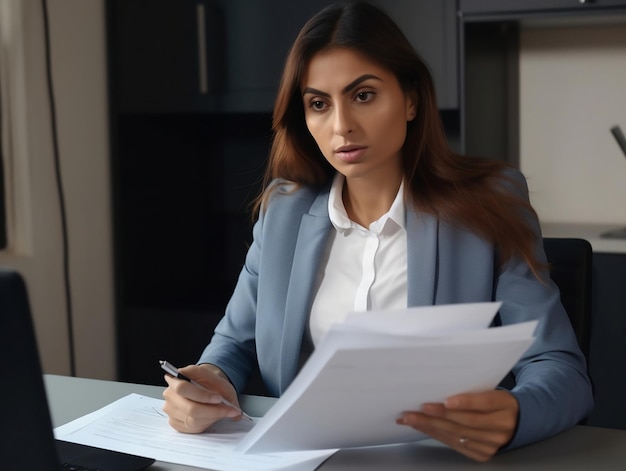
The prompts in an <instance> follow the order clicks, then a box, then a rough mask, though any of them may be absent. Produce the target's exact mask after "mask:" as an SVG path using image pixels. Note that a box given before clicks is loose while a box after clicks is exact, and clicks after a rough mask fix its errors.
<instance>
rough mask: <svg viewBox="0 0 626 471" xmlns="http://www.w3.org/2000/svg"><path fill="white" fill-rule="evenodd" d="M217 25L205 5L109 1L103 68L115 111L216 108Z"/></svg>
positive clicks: (219, 80)
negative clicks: (107, 71)
mask: <svg viewBox="0 0 626 471" xmlns="http://www.w3.org/2000/svg"><path fill="white" fill-rule="evenodd" d="M222 23H223V21H222V19H221V18H220V10H219V8H217V5H216V4H215V2H212V1H210V0H195V1H187V0H185V1H175V0H150V1H149V2H147V1H145V0H116V1H112V2H110V3H109V11H108V31H109V48H110V62H109V64H110V70H111V74H110V77H111V82H112V83H111V86H112V88H111V89H112V93H113V96H114V101H115V104H116V106H117V108H118V110H119V111H131V112H136V111H200V110H207V109H209V110H211V109H216V108H217V107H218V104H219V94H220V92H221V88H222V86H223V73H222V67H221V63H222V62H223V55H222V54H221V47H222V44H223V41H222V36H223V34H222Z"/></svg>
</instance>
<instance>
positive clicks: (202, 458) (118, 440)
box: [54, 394, 337, 471]
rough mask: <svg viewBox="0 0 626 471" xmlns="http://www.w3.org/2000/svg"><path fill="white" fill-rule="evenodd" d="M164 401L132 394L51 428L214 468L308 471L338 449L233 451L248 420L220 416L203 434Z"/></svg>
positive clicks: (64, 436)
mask: <svg viewBox="0 0 626 471" xmlns="http://www.w3.org/2000/svg"><path fill="white" fill-rule="evenodd" d="M163 402H164V401H163V400H160V399H153V398H150V397H146V396H141V395H138V394H131V395H128V396H126V397H123V398H121V399H119V400H117V401H115V402H113V403H111V404H109V405H108V406H106V407H103V408H102V409H99V410H97V411H95V412H93V413H91V414H87V415H85V416H83V417H80V418H79V419H76V420H74V421H72V422H69V423H68V424H65V425H62V426H60V427H57V428H55V430H54V434H55V437H56V438H58V439H60V440H65V441H69V442H74V443H82V444H86V445H91V446H96V447H100V448H106V449H108V450H115V451H121V452H125V453H132V454H136V455H141V456H149V457H151V458H155V459H156V460H158V461H164V462H169V463H177V464H183V465H187V466H196V467H198V468H203V469H212V470H216V471H232V470H237V471H258V470H260V469H262V470H267V471H271V470H281V471H286V470H294V471H295V470H298V471H308V470H310V471H312V470H314V469H315V468H317V467H318V466H319V465H320V464H321V463H322V462H323V461H324V460H326V459H327V458H328V457H329V456H331V455H332V454H333V453H335V452H336V451H337V450H322V451H303V452H295V453H291V452H289V453H272V454H243V453H239V452H235V451H234V448H235V445H236V444H237V443H238V442H239V441H240V440H241V438H242V437H243V436H245V434H246V433H248V431H249V430H250V428H252V427H253V426H254V424H253V423H251V422H249V421H244V420H240V421H232V420H222V421H220V422H218V423H216V424H215V425H214V426H213V427H212V428H211V429H210V430H208V431H207V432H205V433H202V434H184V433H179V432H176V431H175V430H174V429H172V428H171V427H170V425H169V423H168V420H167V416H166V415H165V414H164V413H163V411H162V410H161V408H162V407H163Z"/></svg>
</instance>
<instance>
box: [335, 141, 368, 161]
mask: <svg viewBox="0 0 626 471" xmlns="http://www.w3.org/2000/svg"><path fill="white" fill-rule="evenodd" d="M366 149H367V147H366V146H359V145H348V146H341V147H338V148H337V149H335V155H336V156H337V157H338V158H339V159H341V160H343V161H344V162H348V163H349V162H355V161H357V160H359V159H360V158H361V157H362V156H363V154H365V150H366Z"/></svg>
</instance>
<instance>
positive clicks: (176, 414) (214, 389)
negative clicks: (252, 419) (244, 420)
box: [163, 364, 241, 433]
mask: <svg viewBox="0 0 626 471" xmlns="http://www.w3.org/2000/svg"><path fill="white" fill-rule="evenodd" d="M179 371H180V372H181V373H183V374H184V375H185V376H187V377H188V378H190V379H192V380H194V381H196V382H197V383H200V384H201V385H202V386H204V387H205V388H206V389H204V388H200V387H198V386H197V385H195V384H192V383H190V382H188V381H184V380H182V379H177V378H173V377H172V376H170V375H165V381H166V382H167V385H168V387H167V388H166V389H165V391H164V392H163V397H164V398H165V405H164V406H163V411H164V412H165V413H166V414H167V415H168V416H169V423H170V426H171V427H172V428H173V429H174V430H176V431H178V432H182V433H201V432H204V431H205V430H206V429H208V428H209V427H210V426H211V425H213V424H214V423H215V422H217V421H218V420H220V419H223V418H226V417H230V418H240V417H241V412H239V411H237V410H236V409H233V408H232V407H229V406H227V405H224V404H222V402H221V400H222V398H224V399H227V400H228V401H230V402H232V403H233V404H235V405H237V406H239V401H238V399H237V392H236V391H235V388H234V387H233V385H232V384H231V383H230V381H228V378H227V377H226V375H225V374H224V372H223V371H222V370H220V369H219V368H218V367H217V366H214V365H209V364H202V365H189V366H186V367H184V368H180V370H179Z"/></svg>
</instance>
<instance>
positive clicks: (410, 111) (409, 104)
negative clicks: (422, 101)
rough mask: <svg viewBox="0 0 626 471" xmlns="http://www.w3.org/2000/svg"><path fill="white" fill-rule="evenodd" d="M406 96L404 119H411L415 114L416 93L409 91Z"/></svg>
mask: <svg viewBox="0 0 626 471" xmlns="http://www.w3.org/2000/svg"><path fill="white" fill-rule="evenodd" d="M406 98H407V99H406V120H407V121H413V120H414V119H415V116H417V94H416V93H414V92H410V93H408V94H407V97H406Z"/></svg>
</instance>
